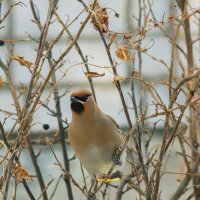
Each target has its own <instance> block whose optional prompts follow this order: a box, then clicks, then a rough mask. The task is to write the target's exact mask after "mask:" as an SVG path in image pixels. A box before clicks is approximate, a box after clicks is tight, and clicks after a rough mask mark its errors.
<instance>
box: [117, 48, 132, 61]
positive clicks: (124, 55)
mask: <svg viewBox="0 0 200 200" xmlns="http://www.w3.org/2000/svg"><path fill="white" fill-rule="evenodd" d="M115 55H116V56H117V57H118V58H120V59H121V60H123V61H130V60H133V57H131V56H130V55H129V52H128V49H127V48H126V47H122V46H118V48H117V50H116V51H115Z"/></svg>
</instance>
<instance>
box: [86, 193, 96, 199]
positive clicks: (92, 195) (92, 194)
mask: <svg viewBox="0 0 200 200" xmlns="http://www.w3.org/2000/svg"><path fill="white" fill-rule="evenodd" d="M87 200H96V195H95V194H94V193H92V192H88V193H87Z"/></svg>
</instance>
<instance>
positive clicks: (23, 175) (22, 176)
mask: <svg viewBox="0 0 200 200" xmlns="http://www.w3.org/2000/svg"><path fill="white" fill-rule="evenodd" d="M13 175H14V177H15V179H16V180H18V181H22V180H32V177H31V176H30V175H29V173H28V170H27V169H26V168H23V167H21V166H19V164H18V163H15V166H14V168H13Z"/></svg>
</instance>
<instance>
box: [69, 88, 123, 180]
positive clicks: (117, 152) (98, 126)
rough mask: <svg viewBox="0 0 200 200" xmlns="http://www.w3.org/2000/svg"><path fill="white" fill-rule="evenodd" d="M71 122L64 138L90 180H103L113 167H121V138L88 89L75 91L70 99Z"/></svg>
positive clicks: (117, 129)
mask: <svg viewBox="0 0 200 200" xmlns="http://www.w3.org/2000/svg"><path fill="white" fill-rule="evenodd" d="M70 104H71V112H72V119H71V122H70V124H69V127H68V139H69V142H70V144H71V146H72V148H73V149H74V151H75V153H76V155H77V157H78V158H79V159H80V161H81V163H82V165H83V166H84V168H85V169H86V170H87V172H88V173H89V175H90V176H91V177H93V178H94V177H96V178H99V180H100V178H101V177H104V176H105V175H106V174H107V173H108V172H109V170H110V169H111V167H112V166H113V164H115V165H116V166H118V167H116V168H117V169H116V171H118V169H120V168H122V166H123V165H124V163H125V159H126V152H125V151H124V152H121V151H122V149H123V145H124V144H125V137H124V135H123V134H122V132H121V131H120V129H119V126H118V125H117V123H116V122H115V121H114V119H113V118H112V117H110V116H109V115H107V114H105V113H104V112H102V111H101V109H100V108H99V106H98V105H97V103H96V102H95V100H94V97H93V95H92V93H91V92H90V91H89V90H84V89H80V90H76V91H74V92H72V93H71V96H70Z"/></svg>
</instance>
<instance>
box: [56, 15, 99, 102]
mask: <svg viewBox="0 0 200 200" xmlns="http://www.w3.org/2000/svg"><path fill="white" fill-rule="evenodd" d="M55 15H56V17H57V18H58V20H59V22H60V23H61V24H62V26H63V28H64V29H65V31H66V32H67V34H68V35H69V37H70V39H71V40H72V41H73V40H74V38H73V36H72V34H71V33H70V31H69V29H68V28H67V26H66V25H65V24H64V23H63V21H62V20H61V19H60V17H59V15H58V14H57V13H55ZM75 47H76V50H77V51H78V54H79V55H80V57H81V59H82V61H83V63H84V65H85V69H86V71H87V72H89V71H90V69H89V66H88V64H87V60H86V59H85V57H84V55H83V52H82V50H81V48H80V46H79V44H78V42H76V43H75ZM88 81H89V84H90V88H91V91H92V94H93V97H94V100H95V101H96V103H97V99H96V94H95V90H94V85H93V81H92V78H88Z"/></svg>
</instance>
